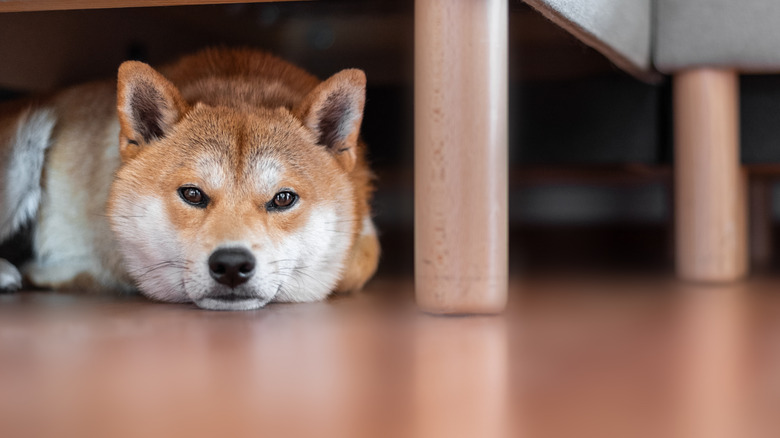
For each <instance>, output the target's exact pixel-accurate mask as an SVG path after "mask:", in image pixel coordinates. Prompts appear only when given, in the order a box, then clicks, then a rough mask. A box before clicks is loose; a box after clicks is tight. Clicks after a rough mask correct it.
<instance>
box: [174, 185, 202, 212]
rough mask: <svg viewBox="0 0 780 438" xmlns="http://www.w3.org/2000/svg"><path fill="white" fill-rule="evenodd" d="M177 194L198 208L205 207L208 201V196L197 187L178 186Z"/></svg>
mask: <svg viewBox="0 0 780 438" xmlns="http://www.w3.org/2000/svg"><path fill="white" fill-rule="evenodd" d="M179 196H180V197H181V199H183V200H184V202H186V203H187V204H190V205H192V206H195V207H198V208H206V205H208V203H209V197H208V196H206V194H205V193H203V192H202V191H201V190H200V189H199V188H197V187H191V186H185V187H179Z"/></svg>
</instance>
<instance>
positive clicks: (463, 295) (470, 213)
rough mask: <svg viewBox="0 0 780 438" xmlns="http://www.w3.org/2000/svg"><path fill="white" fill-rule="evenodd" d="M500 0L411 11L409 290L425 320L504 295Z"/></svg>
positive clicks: (490, 303) (441, 1)
mask: <svg viewBox="0 0 780 438" xmlns="http://www.w3.org/2000/svg"><path fill="white" fill-rule="evenodd" d="M507 20H508V6H507V1H506V0H459V1H456V2H453V1H447V0H417V1H416V3H415V288H416V294H417V302H418V304H419V306H420V307H421V308H422V309H423V310H425V311H428V312H432V313H450V314H452V313H495V312H499V311H501V310H502V309H503V308H504V306H505V303H506V296H507V270H508V266H507V265H508V261H507V247H508V242H507V196H508V195H507V184H508V183H507V171H508V169H507V166H508V165H507V54H508V51H507V50H508V48H507V26H508V23H507Z"/></svg>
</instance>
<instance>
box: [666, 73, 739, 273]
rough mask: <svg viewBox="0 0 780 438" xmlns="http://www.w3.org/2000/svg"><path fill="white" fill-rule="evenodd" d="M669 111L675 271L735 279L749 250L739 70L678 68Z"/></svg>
mask: <svg viewBox="0 0 780 438" xmlns="http://www.w3.org/2000/svg"><path fill="white" fill-rule="evenodd" d="M674 117H675V123H674V125H675V126H674V142H675V155H674V157H675V163H674V171H675V184H676V186H675V189H676V192H675V204H676V206H675V210H676V228H677V229H676V234H677V237H676V240H677V272H678V275H679V276H680V277H682V278H683V279H686V280H692V281H703V282H724V281H733V280H736V279H739V278H740V277H743V276H744V275H745V274H746V272H747V266H748V263H747V261H748V260H747V259H748V257H747V223H746V217H745V216H746V210H747V201H746V193H745V192H746V190H747V189H746V177H745V172H744V170H743V169H742V168H741V166H740V161H739V77H738V75H737V73H736V72H735V71H730V70H714V69H705V68H702V69H693V70H687V71H683V72H680V73H677V74H676V75H675V76H674Z"/></svg>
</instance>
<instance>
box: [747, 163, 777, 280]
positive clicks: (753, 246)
mask: <svg viewBox="0 0 780 438" xmlns="http://www.w3.org/2000/svg"><path fill="white" fill-rule="evenodd" d="M772 183H773V181H772V180H769V179H767V178H761V177H756V178H752V179H751V180H750V210H749V212H748V214H749V215H750V259H751V261H752V262H753V265H754V266H756V267H758V268H762V269H763V268H767V267H769V265H770V264H771V262H772V239H773V238H772V234H773V233H772V225H773V221H772Z"/></svg>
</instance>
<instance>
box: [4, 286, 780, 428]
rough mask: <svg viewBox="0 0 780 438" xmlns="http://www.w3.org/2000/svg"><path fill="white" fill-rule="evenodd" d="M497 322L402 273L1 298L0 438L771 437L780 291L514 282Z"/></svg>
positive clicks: (779, 395) (779, 351)
mask: <svg viewBox="0 0 780 438" xmlns="http://www.w3.org/2000/svg"><path fill="white" fill-rule="evenodd" d="M511 289H512V290H511V293H510V304H509V308H508V310H507V311H506V312H505V313H504V314H503V315H501V316H495V317H451V316H450V317H439V316H431V315H427V314H424V313H421V312H419V311H418V310H416V308H415V307H414V305H413V290H412V280H411V278H400V279H393V278H380V279H377V280H374V281H373V282H372V283H370V285H369V287H368V288H367V291H366V292H364V293H362V294H358V295H353V296H346V297H337V298H335V299H332V300H330V301H328V302H324V303H315V304H294V305H270V306H268V307H267V308H265V309H261V310H258V311H252V312H237V313H222V312H210V311H202V310H199V309H197V308H195V307H193V306H190V305H171V304H159V303H152V302H149V301H147V300H145V299H143V298H140V297H105V296H86V295H79V294H55V293H49V292H22V293H17V294H14V295H3V296H0V388H1V389H0V436H3V437H17V436H18V437H27V436H58V437H66V436H74V437H76V436H78V437H92V436H94V437H124V436H128V437H129V436H167V437H175V436H231V437H233V436H235V437H239V436H286V437H290V436H318V437H320V436H334V437H369V436H370V437H383V436H388V437H443V436H447V437H461V436H462V437H500V436H523V437H569V436H576V437H661V436H663V437H676V436H679V437H686V438H688V437H693V438H697V437H702V438H704V437H752V436H767V437H769V436H773V435H772V432H773V431H776V430H777V427H778V426H780V424H779V423H780V421H778V420H777V419H776V418H777V416H776V415H775V414H776V409H775V407H776V406H777V403H778V401H780V318H779V316H780V279H778V278H768V279H756V280H751V281H749V282H744V283H738V284H736V285H733V286H728V287H717V288H715V287H705V286H687V285H682V284H678V283H674V282H672V281H667V280H663V279H659V278H655V277H645V278H643V277H638V276H624V277H622V278H620V279H617V278H616V277H614V276H613V277H609V278H608V279H607V278H598V277H595V276H587V277H586V276H581V277H572V276H570V275H558V276H555V277H552V276H547V277H543V278H534V279H528V280H525V281H522V282H513V284H512V288H511Z"/></svg>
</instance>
